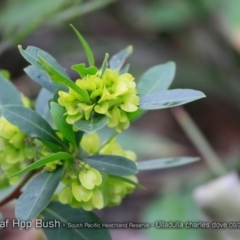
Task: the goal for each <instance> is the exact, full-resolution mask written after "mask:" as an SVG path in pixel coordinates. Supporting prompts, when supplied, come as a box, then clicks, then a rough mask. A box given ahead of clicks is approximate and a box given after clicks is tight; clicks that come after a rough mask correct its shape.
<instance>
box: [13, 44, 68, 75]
mask: <svg viewBox="0 0 240 240" xmlns="http://www.w3.org/2000/svg"><path fill="white" fill-rule="evenodd" d="M18 49H19V51H20V53H21V54H22V56H23V57H24V58H25V59H26V60H27V61H28V62H29V63H31V64H32V65H33V66H35V67H37V68H39V69H41V70H44V68H43V66H42V65H41V63H40V62H39V57H41V58H42V59H44V60H45V61H46V62H48V63H49V64H50V65H51V66H52V67H53V68H54V69H55V70H56V71H57V72H59V73H60V74H61V75H63V76H65V77H66V78H68V74H67V73H66V71H65V69H64V68H63V67H62V66H61V65H60V64H59V63H58V62H57V61H56V59H55V58H54V57H52V56H51V55H50V54H49V53H47V52H45V51H43V50H41V49H39V48H36V47H32V46H30V47H27V49H26V50H23V49H22V46H20V45H19V46H18Z"/></svg>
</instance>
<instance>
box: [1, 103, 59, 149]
mask: <svg viewBox="0 0 240 240" xmlns="http://www.w3.org/2000/svg"><path fill="white" fill-rule="evenodd" d="M1 112H2V115H3V116H4V117H5V118H6V119H7V120H8V121H9V122H10V123H12V124H13V125H15V126H17V127H18V128H19V129H20V130H21V131H22V132H24V133H25V134H26V135H28V136H30V137H37V138H40V139H42V140H45V141H47V142H52V143H54V144H57V145H62V142H61V141H60V140H59V138H58V137H57V135H56V133H55V132H54V131H53V129H52V128H51V127H50V125H49V124H48V123H47V122H46V120H45V119H43V118H42V117H41V116H40V115H38V114H37V113H36V112H35V111H33V110H32V109H29V108H25V107H23V106H18V105H6V106H3V107H2V108H1Z"/></svg>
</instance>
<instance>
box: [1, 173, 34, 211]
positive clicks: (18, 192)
mask: <svg viewBox="0 0 240 240" xmlns="http://www.w3.org/2000/svg"><path fill="white" fill-rule="evenodd" d="M35 173H36V171H32V172H30V173H28V174H27V175H26V176H25V177H24V178H23V180H22V181H21V183H20V184H19V185H18V186H17V187H16V188H15V189H14V190H13V191H12V192H11V193H10V194H9V195H8V196H7V197H5V198H4V199H3V200H2V201H0V207H2V206H4V205H5V204H7V203H8V202H10V201H12V200H14V199H17V198H18V197H19V196H20V195H21V194H22V192H21V189H22V187H23V186H24V185H25V184H26V183H27V182H28V181H29V180H30V179H31V178H32V176H33V175H34V174H35Z"/></svg>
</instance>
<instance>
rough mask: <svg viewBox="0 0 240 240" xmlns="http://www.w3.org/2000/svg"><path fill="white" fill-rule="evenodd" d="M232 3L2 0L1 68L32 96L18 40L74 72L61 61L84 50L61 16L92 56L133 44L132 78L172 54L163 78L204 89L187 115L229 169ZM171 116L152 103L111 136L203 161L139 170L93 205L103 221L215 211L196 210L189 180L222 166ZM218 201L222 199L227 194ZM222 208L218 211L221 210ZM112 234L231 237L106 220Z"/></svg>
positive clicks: (239, 112)
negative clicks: (133, 180)
mask: <svg viewBox="0 0 240 240" xmlns="http://www.w3.org/2000/svg"><path fill="white" fill-rule="evenodd" d="M239 9H240V1H239V0H228V1H225V0H211V1H209V0H194V1H191V0H148V1H147V0H131V1H127V0H88V1H87V0H85V1H84V0H59V1H48V0H41V1H37V0H19V1H15V0H5V1H4V0H2V1H1V2H0V69H7V70H8V71H9V72H10V73H11V76H12V79H13V81H14V83H15V84H16V86H17V87H18V88H19V89H20V90H21V91H22V92H23V93H25V94H26V95H27V96H29V97H30V98H32V99H34V98H35V97H36V96H37V93H38V92H39V86H37V85H36V84H35V83H34V82H32V81H31V80H30V79H29V78H28V77H26V76H25V75H24V72H23V68H24V67H25V66H27V63H26V62H25V60H24V59H23V58H22V57H21V56H20V54H19V52H18V50H17V45H18V44H21V45H23V47H24V48H26V47H27V46H29V45H33V46H36V47H39V48H41V49H43V50H45V51H47V52H49V53H50V54H52V55H53V56H54V57H56V58H57V59H58V60H59V62H60V63H61V64H62V65H63V66H64V67H65V68H66V69H67V71H68V72H69V74H70V76H71V77H72V79H75V78H76V77H77V76H76V75H75V74H74V72H72V71H71V70H70V66H71V65H73V64H76V63H80V62H85V61H86V57H85V55H84V52H83V49H82V47H81V46H80V44H79V42H78V39H77V38H76V36H75V34H74V33H73V31H72V29H71V28H70V26H69V24H70V23H72V24H73V25H75V27H76V28H77V29H78V30H79V31H80V32H81V33H82V34H83V35H84V37H85V38H86V39H87V40H88V42H89V44H90V46H91V47H92V50H93V52H94V54H95V58H96V62H97V65H98V66H100V64H101V63H102V60H103V58H104V54H105V53H106V52H108V53H109V54H110V56H111V55H113V54H114V53H116V52H118V51H119V50H121V49H123V48H125V47H126V46H128V45H130V44H131V45H133V46H134V53H133V55H132V56H131V57H130V58H129V62H130V63H131V68H130V71H131V73H132V74H133V75H134V76H135V78H136V81H137V80H138V77H139V76H140V75H141V74H142V73H143V72H144V71H145V70H147V69H148V68H149V67H151V66H153V65H157V64H160V63H164V62H166V61H170V60H172V61H175V62H176V64H177V72H176V77H175V81H174V83H173V85H172V86H171V88H193V89H198V90H201V91H203V92H204V93H205V94H206V95H207V98H206V99H203V100H200V101H197V102H194V103H191V104H188V105H186V107H185V109H186V110H187V112H188V113H189V114H190V116H192V118H193V119H194V121H195V122H196V124H197V126H198V127H196V126H195V128H197V129H198V128H199V129H200V132H202V133H203V135H204V136H205V137H206V139H207V140H206V139H203V141H205V142H210V145H208V144H207V145H208V147H209V148H210V149H211V147H212V148H213V149H214V151H212V149H211V151H212V154H213V158H217V161H221V162H223V165H224V168H226V169H227V170H226V172H227V171H237V170H238V167H239V159H240V155H239V144H240V124H239V122H240V104H239V103H240V54H239V53H240V14H239ZM183 111H184V110H183ZM172 113H173V114H172ZM177 122H179V123H180V124H181V119H178V117H177V115H176V114H174V112H172V111H171V110H161V111H152V112H149V113H148V114H146V115H144V116H143V117H142V118H141V119H139V120H137V121H136V122H135V123H134V124H133V127H132V129H131V131H129V132H126V134H125V135H124V134H123V135H122V136H120V141H122V142H123V144H125V146H126V147H128V148H129V149H133V150H135V151H136V152H137V153H138V157H139V159H140V160H143V159H148V158H151V157H158V158H160V157H172V156H179V155H195V156H201V157H202V161H201V162H200V163H196V164H192V165H189V166H184V167H179V168H175V169H167V170H161V171H159V170H155V171H153V172H151V173H141V174H139V179H140V182H141V184H142V185H144V186H146V188H147V190H145V191H142V190H141V191H139V190H137V191H135V193H134V194H133V195H132V196H130V197H128V198H126V200H124V202H123V204H122V205H121V206H119V207H117V208H109V209H106V210H105V211H103V212H99V213H98V214H99V215H100V216H101V217H102V218H103V221H105V222H138V221H139V222H155V221H160V220H162V221H189V220H192V221H207V220H208V221H210V220H213V219H214V218H213V216H214V214H213V215H211V216H210V215H208V214H205V215H204V214H203V212H201V211H200V209H199V207H197V206H196V203H195V202H194V201H193V194H192V193H193V192H194V191H195V190H196V188H197V187H198V186H201V185H203V186H205V184H208V182H211V181H212V180H213V179H215V180H217V179H218V177H220V176H219V175H221V174H216V172H214V171H213V170H212V169H211V168H209V167H208V166H209V161H210V162H211V157H209V155H206V152H207V150H206V149H205V148H204V147H203V148H201V146H200V147H199V145H201V143H200V142H201V140H200V142H199V135H198V134H199V132H196V131H194V130H193V131H192V130H191V129H190V130H189V131H190V132H191V133H192V134H191V133H190V136H189V133H187V130H186V129H188V125H186V123H185V132H184V131H183V130H181V128H180V126H179V125H178V123H177ZM183 125H184V123H183ZM199 129H198V131H199ZM195 130H196V129H195ZM200 134H201V133H200ZM187 135H188V136H189V137H190V139H189V138H188V137H187ZM194 141H195V142H194ZM203 145H204V144H203ZM205 150H206V152H205ZM217 155H218V156H219V157H220V158H221V159H222V160H219V159H218V158H219V157H218V156H217ZM207 158H210V159H207ZM205 161H206V162H205ZM206 163H208V164H206ZM220 164H221V163H220ZM213 165H214V164H213ZM190 185H191V186H190ZM237 186H238V185H237ZM239 188H240V184H239ZM216 189H217V188H216ZM216 189H215V188H214V190H213V192H214V191H217V190H216ZM235 190H236V189H232V191H235ZM238 200H239V199H238V198H236V199H235V201H238ZM219 201H221V199H220V200H219ZM197 202H198V201H197ZM238 202H240V201H238ZM200 205H201V204H200ZM210 205H211V204H210ZM225 205H226V206H227V208H229V207H230V208H231V204H228V202H225ZM210 207H211V206H210ZM236 211H238V210H236ZM222 214H223V217H222V218H221V220H222V221H223V220H224V214H225V213H222ZM239 216H240V214H239ZM239 218H240V217H239ZM217 220H218V219H215V221H217ZM112 235H113V239H114V240H117V239H129V240H131V239H132V240H134V239H140V240H142V239H150V240H155V239H163V240H165V239H167V240H171V239H179V240H181V239H182V240H188V239H189V240H195V239H196V240H200V239H230V238H229V233H225V232H224V231H223V232H222V231H217V234H216V232H214V231H202V230H201V229H195V230H191V231H189V230H186V229H181V230H172V229H169V230H166V229H164V230H161V229H156V228H151V229H148V230H137V229H124V230H123V229H115V230H112ZM230 235H231V234H230ZM238 236H239V233H238V232H237V233H236V235H235V236H233V238H231V239H239V238H238ZM9 239H11V238H9ZM24 239H26V238H24ZM31 239H33V238H31Z"/></svg>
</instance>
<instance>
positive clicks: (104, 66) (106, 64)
mask: <svg viewBox="0 0 240 240" xmlns="http://www.w3.org/2000/svg"><path fill="white" fill-rule="evenodd" d="M108 57H109V55H108V53H106V54H105V58H104V60H103V63H102V67H101V71H102V73H101V77H102V76H103V74H104V72H105V71H106V69H107V67H108Z"/></svg>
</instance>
